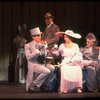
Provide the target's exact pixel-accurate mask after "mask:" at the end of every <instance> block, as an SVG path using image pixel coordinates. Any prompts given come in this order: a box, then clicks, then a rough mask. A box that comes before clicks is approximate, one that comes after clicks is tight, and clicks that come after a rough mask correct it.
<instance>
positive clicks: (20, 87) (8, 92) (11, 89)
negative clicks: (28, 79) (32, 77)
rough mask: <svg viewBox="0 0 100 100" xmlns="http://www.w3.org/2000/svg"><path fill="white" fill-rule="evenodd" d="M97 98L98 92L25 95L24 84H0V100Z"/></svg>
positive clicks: (99, 94) (99, 93) (99, 95)
mask: <svg viewBox="0 0 100 100" xmlns="http://www.w3.org/2000/svg"><path fill="white" fill-rule="evenodd" d="M93 97H94V98H96V97H97V98H99V97H100V92H98V93H88V92H87V93H67V94H59V93H56V92H53V93H44V92H37V93H27V92H26V91H25V84H19V83H17V84H16V83H8V82H6V83H5V82H4V83H3V82H1V83H0V99H59V98H60V99H61V98H62V99H63V98H93Z"/></svg>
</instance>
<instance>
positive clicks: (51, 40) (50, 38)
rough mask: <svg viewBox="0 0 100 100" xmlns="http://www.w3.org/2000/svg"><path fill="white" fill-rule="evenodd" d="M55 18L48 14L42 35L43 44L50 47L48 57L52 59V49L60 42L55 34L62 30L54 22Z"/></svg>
mask: <svg viewBox="0 0 100 100" xmlns="http://www.w3.org/2000/svg"><path fill="white" fill-rule="evenodd" d="M53 19H54V17H53V15H52V14H51V13H50V12H47V13H46V14H45V15H44V20H45V25H46V27H45V29H44V32H43V34H42V40H43V41H42V42H44V43H47V45H48V48H47V49H48V51H49V52H48V56H50V57H52V53H51V52H50V51H51V48H52V47H54V44H57V43H58V41H59V37H56V36H55V33H56V32H58V31H60V28H59V26H58V25H56V24H55V23H54V21H53ZM50 63H51V62H50Z"/></svg>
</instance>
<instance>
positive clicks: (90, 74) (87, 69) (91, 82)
mask: <svg viewBox="0 0 100 100" xmlns="http://www.w3.org/2000/svg"><path fill="white" fill-rule="evenodd" d="M85 39H86V45H85V47H84V48H80V51H81V52H82V54H83V63H84V68H83V72H84V77H85V78H86V79H85V80H86V86H87V91H89V92H95V91H96V89H97V77H96V67H98V55H99V52H98V50H97V49H96V48H95V43H96V37H95V35H94V34H93V33H88V35H87V36H86V37H85Z"/></svg>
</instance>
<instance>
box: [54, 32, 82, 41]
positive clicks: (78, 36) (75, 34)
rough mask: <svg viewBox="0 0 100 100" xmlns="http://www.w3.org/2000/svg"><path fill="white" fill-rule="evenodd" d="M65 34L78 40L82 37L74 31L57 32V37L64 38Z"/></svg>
mask: <svg viewBox="0 0 100 100" xmlns="http://www.w3.org/2000/svg"><path fill="white" fill-rule="evenodd" d="M63 34H65V35H68V36H70V37H73V38H77V39H80V38H81V35H80V34H79V33H74V32H73V31H72V30H66V31H65V32H57V33H56V36H58V37H62V36H63Z"/></svg>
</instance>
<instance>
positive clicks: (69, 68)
mask: <svg viewBox="0 0 100 100" xmlns="http://www.w3.org/2000/svg"><path fill="white" fill-rule="evenodd" d="M53 54H55V55H56V56H58V55H61V57H62V62H61V67H60V71H61V81H60V92H61V93H63V92H64V93H67V92H69V91H72V90H74V89H76V88H78V87H79V88H82V63H81V61H82V54H81V52H80V51H79V46H78V45H77V44H76V43H73V46H72V48H65V46H64V43H63V44H61V45H60V46H59V49H58V50H57V51H54V52H53Z"/></svg>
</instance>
